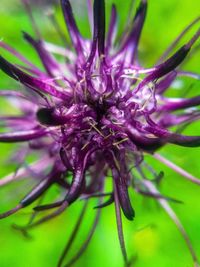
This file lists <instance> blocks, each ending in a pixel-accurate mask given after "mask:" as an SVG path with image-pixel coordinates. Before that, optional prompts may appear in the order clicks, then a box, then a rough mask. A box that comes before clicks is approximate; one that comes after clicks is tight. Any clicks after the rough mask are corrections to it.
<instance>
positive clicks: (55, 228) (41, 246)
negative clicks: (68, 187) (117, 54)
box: [0, 0, 200, 267]
mask: <svg viewBox="0 0 200 267" xmlns="http://www.w3.org/2000/svg"><path fill="white" fill-rule="evenodd" d="M44 2H46V3H47V5H45V3H44ZM72 2H73V6H74V11H75V15H76V17H77V21H78V24H79V26H80V29H81V31H82V32H83V34H84V36H87V37H89V31H88V29H89V28H88V21H87V16H86V5H85V3H86V0H81V1H80V0H73V1H72ZM113 2H114V3H116V4H117V7H118V9H119V15H120V25H119V27H120V30H121V31H122V29H123V25H124V23H125V22H126V18H127V13H128V9H129V3H130V1H128V0H125V1H121V0H114V1H113ZM32 3H36V2H34V1H32ZM49 3H50V1H39V0H38V1H37V4H35V7H34V8H33V9H34V16H35V19H36V22H37V24H38V26H39V28H40V30H41V33H42V35H43V36H44V38H45V39H46V40H48V41H51V42H53V43H58V44H61V42H60V41H59V36H58V35H57V33H56V31H55V30H54V29H53V27H52V25H51V23H50V20H49V18H48V16H47V9H48V10H49V6H50V5H49ZM106 4H107V11H108V13H109V10H110V8H111V4H112V1H111V0H107V1H106ZM55 12H56V17H57V19H58V22H59V24H60V25H61V27H62V29H63V32H64V34H65V35H67V33H66V29H65V26H64V22H63V18H62V16H61V12H60V9H59V8H55ZM199 13H200V2H199V0H192V1H188V0H163V1H159V0H149V8H148V15H147V19H146V23H145V27H144V30H143V34H142V39H141V44H140V52H141V53H140V57H141V61H142V62H143V65H144V66H146V67H150V66H152V64H154V63H155V62H156V60H157V58H158V57H159V55H161V54H162V52H163V51H164V49H166V48H167V47H168V45H169V44H170V42H172V41H173V40H174V39H175V37H176V36H177V35H178V34H179V33H180V31H181V30H182V29H183V28H184V27H185V26H186V25H188V24H189V23H190V22H191V21H192V20H193V19H194V18H196V17H197V16H199V15H200V14H199ZM196 29H197V27H196ZM22 30H23V31H27V32H29V33H31V34H33V30H32V28H31V25H30V22H29V19H28V17H27V14H26V13H25V12H24V8H23V6H22V4H21V2H20V0H9V1H7V0H1V6H0V39H3V40H4V41H5V42H7V43H9V44H11V45H12V46H13V47H15V48H17V49H18V50H19V51H21V52H22V53H23V54H24V55H26V56H27V57H28V58H29V59H31V60H32V62H34V63H35V64H37V65H38V66H41V64H40V62H39V59H38V58H37V57H36V54H35V53H34V51H33V50H32V48H31V47H30V46H29V45H27V44H26V43H25V42H24V41H23V39H22V34H21V31H22ZM194 31H195V29H194V30H192V31H190V32H189V33H188V34H187V36H186V37H185V38H184V39H183V41H182V42H181V44H183V43H184V40H188V39H189V38H190V37H191V36H192V34H193V33H194ZM1 54H3V55H4V56H6V57H7V58H9V59H12V60H13V62H14V60H15V59H13V58H12V57H11V56H10V55H8V54H7V53H6V52H4V51H2V49H1ZM15 62H16V61H15ZM184 68H185V69H188V70H194V71H197V72H200V53H199V52H198V53H196V54H195V56H194V57H193V58H192V59H191V60H190V61H189V62H188V63H187V64H185V65H184ZM191 83H192V89H191V91H190V94H191V95H197V94H199V89H200V82H199V81H196V82H194V81H190V80H189V79H188V80H187V81H185V88H184V90H185V91H186V90H187V88H188V86H189V85H191ZM14 86H15V87H16V86H18V85H17V84H16V83H13V81H11V80H10V79H9V78H7V77H6V76H5V75H4V74H3V73H1V74H0V87H1V88H4V89H5V88H9V89H12V88H13V87H14ZM173 94H176V93H174V92H173V90H172V95H173ZM6 112H10V107H9V106H7V105H6V104H5V102H3V101H2V100H0V113H1V114H2V113H4V114H5V113H6ZM11 112H12V111H11ZM185 133H188V134H194V135H195V134H196V135H199V133H200V124H199V123H195V124H194V126H192V127H190V128H188V129H187V131H186V132H185ZM13 150H14V146H10V145H5V144H0V151H1V152H0V177H3V176H4V175H6V174H8V173H9V172H11V171H12V170H13V168H14V167H15V165H14V164H7V163H6V158H7V157H8V156H9V155H10V154H12V151H13ZM160 153H161V154H162V155H164V156H166V157H167V158H169V159H170V160H172V161H173V162H175V163H177V164H178V165H180V166H182V167H183V168H185V169H186V170H188V171H189V172H191V173H193V174H194V175H196V176H197V177H198V176H199V174H200V168H199V157H200V149H198V148H197V149H185V148H179V147H175V146H172V145H171V146H168V147H166V148H163V149H162V150H161V151H160ZM148 160H149V162H151V163H152V166H153V167H154V169H155V170H157V171H160V170H163V171H164V172H165V178H164V180H163V181H162V182H161V187H160V190H161V192H162V193H163V194H165V195H169V196H171V197H174V198H176V199H179V200H182V201H183V202H184V203H183V204H174V203H172V204H171V206H172V207H173V209H174V210H175V212H176V214H177V215H178V216H179V218H180V219H181V221H182V223H183V225H184V227H185V229H186V231H187V233H188V235H189V237H190V239H191V242H192V244H193V246H194V249H195V251H196V253H197V255H198V257H199V259H200V209H199V203H200V188H199V187H198V186H197V185H194V184H192V183H191V182H189V181H186V180H185V179H184V178H183V177H181V176H180V175H177V174H175V173H174V172H173V171H172V170H170V169H169V168H167V167H165V166H164V165H162V164H160V163H158V162H157V161H156V160H152V159H148ZM20 183H21V184H20ZM20 183H13V184H11V185H9V186H6V187H2V188H0V203H1V205H0V210H1V211H2V212H3V211H5V210H7V209H8V208H9V207H13V206H14V205H15V204H16V203H17V201H19V200H20V197H21V196H23V195H24V193H25V192H26V191H27V189H26V188H27V187H30V184H28V183H27V182H20ZM58 193H59V192H58V188H53V190H52V192H51V194H58ZM131 195H132V202H133V206H134V208H135V211H136V218H135V220H134V221H133V222H128V221H127V220H123V221H124V233H125V237H126V243H127V250H128V255H129V256H134V255H137V256H138V260H137V261H136V263H135V265H134V266H135V267H147V266H148V267H157V266H159V267H192V266H193V263H192V259H191V256H190V254H189V252H188V249H187V247H186V245H185V242H184V240H183V238H182V236H181V235H180V233H179V231H178V230H177V228H176V226H175V225H174V223H173V222H172V221H171V220H170V218H169V217H168V215H166V213H165V212H164V211H163V210H162V209H161V208H160V207H159V205H158V204H157V203H156V202H155V201H154V200H152V199H149V198H144V197H142V196H140V195H138V194H137V193H135V192H132V193H131ZM95 204H96V203H95V202H93V201H91V202H90V205H89V208H88V211H87V214H86V216H85V218H84V223H83V227H82V228H81V231H80V233H79V236H78V239H77V241H76V242H75V244H74V247H73V249H72V251H71V253H70V255H73V253H74V252H75V251H76V250H77V249H78V247H79V245H80V242H81V241H82V240H83V239H84V237H85V236H86V235H87V232H88V230H89V227H90V225H91V223H92V220H93V217H94V210H93V206H94V205H95ZM81 206H82V203H77V204H75V205H73V206H72V207H70V208H69V210H68V211H67V212H65V214H63V215H62V216H60V217H59V218H57V219H54V220H53V221H51V222H49V223H46V224H44V225H42V226H41V227H38V228H36V229H34V230H32V231H31V235H32V239H26V238H24V237H23V236H22V234H21V233H20V232H18V231H16V230H15V229H13V227H12V224H13V223H16V224H19V225H20V224H21V225H23V224H25V223H26V222H27V221H28V218H29V214H30V213H31V208H27V209H25V210H23V211H21V212H19V213H18V214H16V215H13V216H11V217H10V218H7V219H5V220H1V221H0V267H13V266H15V267H27V266H30V267H55V266H56V263H57V261H58V258H59V256H60V253H61V251H62V249H63V247H64V245H65V243H66V240H67V237H68V236H69V234H70V232H71V230H72V228H73V225H74V223H75V221H76V218H77V215H78V214H79V212H80V208H81ZM74 266H77V267H78V266H87V267H93V266H95V267H97V266H105V267H106V266H109V267H122V266H123V261H122V256H121V251H120V247H119V243H118V238H117V230H116V222H115V212H114V207H113V205H112V206H110V207H108V208H105V209H103V210H102V217H101V220H100V223H99V225H98V227H97V231H96V233H95V235H94V237H93V239H92V241H91V243H90V245H89V247H88V249H87V250H86V252H85V253H84V255H83V256H82V257H81V259H80V260H79V261H78V262H77V263H76V264H75V265H74Z"/></svg>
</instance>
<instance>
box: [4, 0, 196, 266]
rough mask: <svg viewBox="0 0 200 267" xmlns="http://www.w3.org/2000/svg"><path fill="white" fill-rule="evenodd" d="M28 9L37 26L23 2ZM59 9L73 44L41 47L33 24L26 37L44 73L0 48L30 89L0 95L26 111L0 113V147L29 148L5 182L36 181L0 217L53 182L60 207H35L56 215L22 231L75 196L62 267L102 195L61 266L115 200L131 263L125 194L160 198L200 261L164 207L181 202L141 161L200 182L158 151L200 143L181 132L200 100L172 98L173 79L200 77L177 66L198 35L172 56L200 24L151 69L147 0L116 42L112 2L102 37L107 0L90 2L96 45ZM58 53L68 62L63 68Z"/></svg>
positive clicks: (7, 68) (11, 71) (66, 7)
mask: <svg viewBox="0 0 200 267" xmlns="http://www.w3.org/2000/svg"><path fill="white" fill-rule="evenodd" d="M25 5H26V7H27V10H28V11H29V15H30V17H31V19H32V20H33V18H32V14H31V11H30V7H29V5H28V4H27V2H26V1H25ZM61 6H62V10H63V15H64V18H65V21H66V25H67V28H68V32H69V35H70V38H71V44H70V45H66V47H60V46H57V45H54V44H51V43H47V42H45V41H44V40H43V39H42V38H41V36H40V33H39V31H38V29H37V27H36V25H35V23H34V21H33V26H34V28H35V31H36V35H37V39H34V38H33V37H31V36H30V35H29V34H28V33H24V34H23V36H24V39H25V40H26V41H27V42H28V43H29V44H30V45H31V46H33V48H34V49H35V50H36V52H37V54H38V56H39V58H40V60H41V62H42V64H43V66H44V70H45V71H41V70H40V69H38V68H37V67H36V66H35V65H33V64H32V63H31V62H30V61H28V60H27V59H26V58H24V57H23V55H21V54H20V53H18V52H17V51H15V50H14V49H13V48H11V47H10V46H8V45H7V44H5V43H4V42H2V41H1V42H0V46H1V47H2V48H4V49H5V50H7V51H9V52H10V53H11V54H13V55H14V56H15V57H16V58H18V59H20V60H21V62H22V63H24V64H23V65H17V64H13V63H10V62H8V61H7V60H6V59H5V58H4V57H2V56H1V57H0V68H1V70H2V71H3V72H5V73H6V74H7V75H8V76H10V77H11V78H12V79H14V80H16V81H17V82H19V83H20V84H22V85H23V87H24V88H25V90H23V91H22V92H19V91H18V88H16V89H17V90H16V91H11V90H1V91H0V96H2V97H6V98H7V99H8V100H14V101H15V103H17V106H18V107H19V109H20V115H18V116H2V117H1V121H2V122H3V123H4V125H5V127H6V128H7V129H9V131H7V132H3V133H0V142H6V143H16V142H23V143H25V145H24V144H23V145H22V146H21V147H20V150H19V151H17V153H16V155H15V160H18V161H19V169H18V171H17V172H16V173H15V174H11V175H9V176H7V177H5V178H4V179H1V180H0V185H1V186H3V185H5V184H7V183H8V182H11V181H12V180H16V179H19V178H20V179H21V178H24V177H27V176H29V177H33V178H34V179H36V180H37V181H38V183H37V185H36V186H35V187H34V188H33V189H32V190H31V191H30V192H29V193H28V194H27V195H26V196H25V197H24V198H23V199H22V200H21V201H20V203H19V204H18V205H17V207H15V208H13V209H12V210H9V211H7V212H5V213H3V214H1V215H0V218H5V217H7V216H9V215H11V214H13V213H15V212H17V211H19V210H21V209H24V208H25V207H26V206H28V205H30V204H32V203H33V202H34V201H36V200H37V199H42V196H44V194H45V193H46V192H47V191H48V190H49V188H50V187H51V186H52V185H53V184H57V185H59V186H60V187H61V188H62V192H64V197H62V196H61V198H60V200H58V201H54V200H52V203H50V204H45V205H41V204H40V205H39V206H36V207H35V208H34V210H35V211H34V214H36V215H37V214H38V212H39V211H43V210H50V209H53V212H52V213H50V214H49V215H48V216H45V217H43V218H42V219H39V220H37V216H35V217H36V220H34V221H33V222H31V223H30V224H28V225H27V226H25V227H23V228H22V229H23V231H25V230H28V229H29V228H32V227H34V226H36V225H39V224H40V223H43V222H45V221H47V220H49V219H51V218H53V217H55V216H57V215H59V214H61V213H62V212H63V211H64V210H66V209H67V207H68V206H69V205H71V204H73V203H74V202H76V201H77V200H78V199H80V198H82V199H84V202H85V204H84V207H83V210H82V212H81V215H80V218H79V219H78V222H77V226H76V228H75V230H74V232H73V233H72V237H71V239H70V240H69V243H68V245H67V247H66V249H65V250H64V252H63V255H62V257H61V259H60V261H59V265H58V266H61V264H62V263H63V260H64V258H65V256H66V254H67V252H68V249H69V247H70V246H71V243H72V242H73V240H74V238H75V236H76V232H77V230H78V228H79V225H80V223H81V220H82V217H83V215H84V212H85V210H86V205H87V202H88V199H89V198H92V197H95V198H97V199H98V205H97V206H96V207H95V208H96V209H97V213H96V214H97V215H96V219H95V221H94V225H93V227H92V229H91V232H90V235H89V236H88V239H87V240H86V241H85V243H84V244H83V247H82V248H81V249H80V251H78V252H77V255H75V257H74V258H72V260H71V261H70V262H69V263H68V265H65V266H70V265H71V264H73V263H74V262H75V261H76V260H77V259H78V258H79V256H80V255H81V254H82V252H83V251H84V249H85V248H86V247H87V244H88V243H89V241H90V239H91V237H92V235H93V232H94V230H95V227H96V225H97V222H98V219H99V215H100V211H101V208H103V207H106V206H108V205H110V204H112V203H114V204H115V210H116V218H117V225H118V234H119V240H120V245H121V249H122V253H123V257H124V260H125V262H126V264H127V265H128V259H127V254H126V249H125V243H124V237H123V231H122V221H121V211H122V212H123V213H124V215H125V216H126V217H127V219H129V220H133V218H134V216H135V213H134V209H133V206H132V203H131V200H130V197H129V188H134V190H136V191H137V192H139V193H141V194H144V195H147V196H150V197H154V198H156V200H157V201H158V202H159V203H160V204H161V206H163V208H164V209H165V210H166V211H167V212H168V214H169V216H170V217H171V218H172V219H173V220H174V222H175V223H176V225H177V226H178V228H179V229H180V231H181V232H182V234H183V236H184V238H185V241H186V243H187V245H188V248H189V250H190V252H191V255H192V257H193V260H194V262H197V258H196V255H195V253H194V251H193V249H192V246H191V243H190V241H189V239H188V237H187V235H186V233H185V230H184V229H183V227H182V225H181V223H180V221H179V220H178V218H177V216H176V215H175V213H174V212H173V210H172V209H171V208H170V206H169V204H168V201H170V200H172V201H175V200H174V199H171V198H169V197H165V196H162V195H161V194H160V193H159V191H158V189H157V184H158V181H159V180H160V178H161V177H162V176H163V173H162V172H160V173H157V172H155V171H154V169H153V168H152V167H151V166H149V165H148V164H147V163H146V161H145V158H144V156H145V155H146V154H148V155H151V156H152V157H154V158H156V159H157V160H159V161H161V162H162V163H164V164H166V165H167V166H169V167H171V168H172V169H174V170H175V171H176V172H178V173H180V174H182V175H183V176H184V177H186V178H187V179H189V180H191V181H193V182H195V183H197V184H200V180H198V178H195V177H194V176H192V175H191V174H189V173H187V172H186V171H185V170H183V169H181V168H180V167H178V166H176V165H175V164H174V163H172V162H170V161H169V160H167V159H165V158H163V157H162V156H161V155H160V154H159V153H158V152H157V150H158V149H159V148H161V147H163V146H165V145H167V144H169V143H171V144H174V145H178V146H183V147H191V148H193V147H198V146H200V136H185V135H182V134H181V131H182V130H183V129H184V127H186V126H188V125H190V124H191V123H192V122H194V121H197V120H199V118H200V113H199V109H198V108H196V106H198V105H199V104H200V96H195V97H192V98H170V97H167V96H166V92H167V91H168V90H169V89H170V86H171V85H172V83H173V82H174V81H176V79H177V77H180V76H187V77H190V78H191V79H199V78H200V76H199V74H196V73H192V72H185V71H181V70H180V66H181V63H182V62H183V61H184V60H185V58H186V57H187V55H188V53H189V52H190V50H191V48H192V46H193V45H194V43H195V42H196V41H197V39H198V37H199V36H200V30H198V31H197V33H196V34H195V35H194V36H193V37H192V38H191V39H190V40H189V41H188V42H187V43H186V44H185V45H183V46H182V47H181V48H179V49H178V50H177V51H176V52H175V53H174V54H173V55H172V56H170V57H169V54H170V53H171V52H172V51H173V50H174V48H175V46H176V45H177V44H178V42H179V40H180V39H181V37H182V36H183V35H184V34H185V33H186V32H187V31H188V30H189V29H190V28H191V27H193V26H194V25H195V24H196V23H197V22H199V20H200V18H197V19H196V20H194V21H193V22H192V23H191V24H190V25H189V26H188V27H187V28H186V29H185V30H184V31H183V32H182V33H181V35H180V36H179V37H178V38H177V39H176V40H175V42H174V43H173V44H172V45H171V46H170V47H169V49H168V50H167V51H166V52H165V53H164V54H163V56H162V57H161V59H160V60H159V61H158V64H156V65H155V66H153V67H151V68H148V69H147V68H143V67H142V66H141V65H140V62H139V60H138V43H139V39H140V36H141V32H142V28H143V25H144V21H145V17H146V11H147V2H146V0H141V3H140V5H139V7H138V9H137V11H136V15H135V17H134V18H133V21H132V26H131V27H129V28H128V29H129V30H127V29H125V31H124V33H123V35H121V36H120V37H119V38H118V39H116V34H115V33H116V30H117V17H118V14H117V11H116V7H115V5H113V6H112V11H111V16H110V22H109V29H108V33H106V32H105V1H104V0H101V1H100V0H94V5H93V12H92V6H91V1H90V0H88V10H89V19H90V21H93V24H92V25H91V27H92V29H93V37H92V39H91V40H88V39H85V38H83V37H82V35H81V33H80V32H79V29H78V27H77V25H76V22H75V19H74V16H73V12H72V8H71V5H70V2H69V1H68V0H62V1H61ZM62 37H63V36H62ZM71 46H72V47H73V48H72V47H71ZM54 54H55V55H56V54H58V55H59V56H60V57H63V60H62V63H61V62H59V60H57V59H56V57H55V55H54ZM168 95H169V94H168ZM173 126H180V127H178V131H172V130H171V129H172V128H173ZM173 129H174V128H173ZM32 152H35V153H37V155H38V160H37V161H36V162H33V163H32V164H31V165H30V166H25V167H20V163H22V162H23V161H24V159H25V158H26V157H27V156H28V155H29V154H31V153H32ZM147 172H148V173H149V174H147ZM70 177H72V178H70ZM110 177H112V183H113V186H112V191H111V192H107V191H106V190H105V183H106V182H107V180H108V179H110ZM150 177H151V178H152V177H153V178H154V179H153V180H152V179H149V178H150ZM107 198H108V199H107ZM104 199H106V200H104Z"/></svg>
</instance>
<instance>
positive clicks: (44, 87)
mask: <svg viewBox="0 0 200 267" xmlns="http://www.w3.org/2000/svg"><path fill="white" fill-rule="evenodd" d="M0 68H1V70H2V71H4V72H5V73H6V74H7V75H9V76H10V77H11V78H13V79H15V80H17V81H19V82H21V83H22V84H24V85H26V86H28V87H29V88H31V89H36V90H40V91H41V92H43V93H47V94H49V95H52V96H54V97H57V98H62V99H68V97H69V96H68V95H67V93H66V92H64V89H63V88H61V87H58V86H57V87H55V86H53V85H51V84H49V83H45V82H43V81H42V80H41V79H38V78H35V77H32V76H30V75H29V74H26V73H25V72H23V71H21V70H20V69H19V68H17V67H15V66H14V65H13V64H11V63H9V62H8V61H7V60H5V59H4V58H3V57H2V56H0Z"/></svg>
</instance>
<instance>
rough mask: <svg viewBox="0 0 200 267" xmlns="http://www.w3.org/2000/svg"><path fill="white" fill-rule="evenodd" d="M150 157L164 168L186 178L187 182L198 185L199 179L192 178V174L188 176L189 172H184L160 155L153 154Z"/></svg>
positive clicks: (199, 183)
mask: <svg viewBox="0 0 200 267" xmlns="http://www.w3.org/2000/svg"><path fill="white" fill-rule="evenodd" d="M152 156H153V157H154V158H155V159H157V160H159V161H160V162H162V163H163V164H165V165H166V166H168V167H169V168H171V169H173V170H174V171H175V172H177V173H179V174H181V175H182V176H183V177H185V178H187V179H188V180H189V181H191V182H193V183H195V184H198V185H200V178H197V177H195V176H193V175H192V174H190V173H189V172H187V171H185V170H184V169H182V168H181V167H179V166H177V165H176V164H174V163H173V162H171V161H169V160H168V159H166V158H164V157H163V156H161V155H160V154H157V153H155V154H153V155H152Z"/></svg>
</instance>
